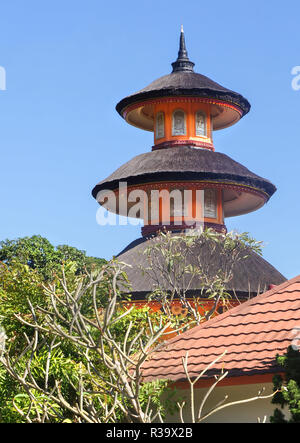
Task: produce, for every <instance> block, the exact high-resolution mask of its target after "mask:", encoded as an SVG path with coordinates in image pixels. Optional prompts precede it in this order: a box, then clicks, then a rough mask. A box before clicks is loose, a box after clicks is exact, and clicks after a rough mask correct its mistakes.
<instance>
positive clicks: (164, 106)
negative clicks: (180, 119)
mask: <svg viewBox="0 0 300 443" xmlns="http://www.w3.org/2000/svg"><path fill="white" fill-rule="evenodd" d="M179 109H180V110H183V111H184V112H185V114H186V135H177V136H173V135H172V115H173V112H174V111H176V110H179ZM197 111H203V112H205V114H206V121H207V137H199V136H196V126H195V113H196V112H197ZM159 112H163V113H164V116H165V136H164V137H163V138H159V139H157V138H156V124H154V143H155V144H160V143H164V142H166V141H170V140H195V141H203V142H207V143H212V127H211V118H210V114H211V105H210V104H208V103H194V102H190V101H188V99H187V100H186V101H185V102H184V101H183V102H182V101H180V102H178V103H176V102H165V103H158V104H155V106H154V122H156V115H157V114H158V113H159Z"/></svg>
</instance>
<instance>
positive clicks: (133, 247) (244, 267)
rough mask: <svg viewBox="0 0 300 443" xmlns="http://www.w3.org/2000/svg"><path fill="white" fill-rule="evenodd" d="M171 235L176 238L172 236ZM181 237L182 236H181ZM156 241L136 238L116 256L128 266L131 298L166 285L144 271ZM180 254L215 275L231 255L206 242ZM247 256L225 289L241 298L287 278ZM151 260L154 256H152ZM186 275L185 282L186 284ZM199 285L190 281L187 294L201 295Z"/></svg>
mask: <svg viewBox="0 0 300 443" xmlns="http://www.w3.org/2000/svg"><path fill="white" fill-rule="evenodd" d="M172 235H174V236H175V235H178V234H176V233H173V234H172ZM181 235H184V234H181ZM157 241H159V240H158V238H157V237H152V238H148V239H147V238H145V237H142V238H139V239H137V240H135V241H133V242H132V243H130V244H129V245H128V246H127V248H125V249H124V250H123V251H122V252H121V253H120V254H119V255H118V256H117V259H118V260H119V261H120V262H123V263H126V264H128V265H130V266H128V267H127V268H126V272H127V275H128V278H129V281H130V283H131V285H132V291H131V294H132V295H133V298H136V299H141V298H144V297H145V296H146V295H147V294H149V293H150V292H151V291H153V289H154V287H155V285H156V284H157V283H158V284H159V285H160V286H161V287H165V288H166V282H165V280H164V278H163V276H162V274H161V273H160V271H157V270H155V269H151V270H150V271H148V272H146V273H145V272H143V271H144V270H145V269H147V268H149V266H150V264H149V259H148V258H147V254H146V252H145V251H146V250H147V248H148V247H149V246H151V245H152V246H153V245H154V244H155V242H157ZM182 253H183V254H186V257H187V264H189V263H191V264H193V265H196V264H197V261H199V263H201V266H202V268H203V269H206V270H207V273H208V275H210V276H214V275H216V273H217V272H218V271H219V270H220V269H223V270H224V269H226V268H227V269H228V268H229V267H230V266H231V263H232V258H231V254H227V255H226V254H224V253H220V250H218V248H216V249H211V246H210V245H209V244H208V243H207V242H206V241H202V240H201V241H199V242H196V243H195V245H194V247H192V248H191V249H190V250H187V249H186V246H185V245H183V246H182ZM247 255H248V257H247V258H246V259H243V260H240V261H239V262H237V263H236V264H235V266H234V268H233V278H232V280H231V281H230V282H229V283H228V285H227V290H228V291H230V292H232V291H235V293H236V294H237V295H238V296H240V297H241V298H243V297H248V296H249V295H251V296H254V295H256V294H257V293H258V292H262V291H265V290H267V289H268V288H269V286H270V285H279V284H281V283H283V282H284V281H286V278H285V277H284V276H283V275H282V274H280V272H278V271H277V270H276V269H275V268H274V267H273V266H272V265H271V264H270V263H268V262H267V261H266V260H264V259H263V258H262V257H261V256H260V255H258V254H256V253H254V252H253V251H247ZM152 257H153V255H152ZM161 260H163V259H161V257H160V256H159V254H158V255H157V256H156V259H155V260H154V262H155V263H157V264H158V267H159V268H161V264H164V263H163V261H161ZM189 278H190V277H189V276H187V279H186V284H187V281H189ZM200 287H201V282H200V280H199V278H196V277H195V278H193V280H192V284H191V285H190V290H189V294H190V295H198V296H200V291H199V289H200Z"/></svg>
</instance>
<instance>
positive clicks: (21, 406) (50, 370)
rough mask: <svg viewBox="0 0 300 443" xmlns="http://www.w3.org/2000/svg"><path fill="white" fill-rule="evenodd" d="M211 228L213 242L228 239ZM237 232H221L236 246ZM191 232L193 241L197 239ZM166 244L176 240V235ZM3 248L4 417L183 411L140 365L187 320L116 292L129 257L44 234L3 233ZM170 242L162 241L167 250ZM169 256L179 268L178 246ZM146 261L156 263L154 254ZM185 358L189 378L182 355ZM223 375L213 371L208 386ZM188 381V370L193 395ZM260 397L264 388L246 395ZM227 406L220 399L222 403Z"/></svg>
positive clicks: (148, 416) (160, 416)
mask: <svg viewBox="0 0 300 443" xmlns="http://www.w3.org/2000/svg"><path fill="white" fill-rule="evenodd" d="M209 235H211V240H212V241H213V242H215V243H216V244H220V242H224V241H225V240H226V237H225V238H224V237H214V236H213V234H212V233H211V234H209ZM247 239H248V237H246V238H244V239H243V240H242V241H246V243H247ZM164 240H167V241H168V238H167V239H166V238H164ZM236 240H237V239H231V238H228V237H227V240H226V242H227V241H228V245H229V246H228V247H229V251H230V253H231V254H232V255H234V250H235V248H236V245H237V241H236ZM177 241H181V240H180V239H179V240H177ZM187 241H189V242H191V244H189V246H190V247H192V246H193V242H194V241H195V239H193V240H188V239H187ZM248 246H249V245H248V244H247V247H245V249H244V250H243V252H242V256H243V257H244V256H245V254H246V252H247V251H248ZM172 247H175V249H176V244H175V242H173V241H172ZM1 251H2V255H1V257H2V259H3V262H2V263H1V264H0V300H1V303H0V325H1V328H2V329H1V330H0V411H1V412H0V421H2V422H29V423H32V422H38V423H45V422H50V423H52V422H81V423H82V422H84V423H86V422H89V423H103V422H130V423H133V422H155V421H160V422H163V421H164V415H165V414H166V412H167V411H168V412H173V413H174V412H175V409H176V408H177V410H178V411H179V413H180V416H181V417H183V408H184V407H185V402H184V401H182V400H180V399H178V398H176V392H175V391H174V390H173V389H170V387H169V382H168V381H167V380H158V381H155V382H150V383H145V382H144V381H143V376H142V367H143V362H144V361H145V360H146V359H148V358H149V357H150V356H151V354H152V352H154V351H155V349H156V347H157V346H161V344H162V341H163V340H165V337H166V335H165V334H166V332H167V331H168V330H169V328H170V327H171V326H172V327H174V325H175V326H179V330H180V331H181V330H183V329H184V326H186V324H187V322H188V323H189V322H190V318H189V317H187V319H182V324H178V317H176V316H174V315H172V313H171V312H170V310H168V309H166V310H165V311H164V312H161V313H159V314H158V313H154V312H153V311H152V310H151V309H150V308H149V306H144V307H143V308H142V309H139V308H136V307H134V306H131V307H129V306H130V304H129V306H128V303H127V301H130V297H128V299H127V300H125V303H124V296H123V295H122V291H123V289H124V288H126V287H128V281H127V276H126V273H125V271H124V269H126V267H124V265H123V264H122V263H118V262H117V261H114V260H113V261H111V262H109V263H106V264H103V263H102V262H101V263H100V266H99V262H98V264H97V265H95V262H94V260H93V259H92V258H91V259H90V260H89V258H87V257H86V256H85V254H84V253H82V251H78V250H76V249H75V248H70V247H58V248H53V247H51V244H50V243H49V242H48V241H47V240H45V239H42V238H41V237H32V238H31V239H28V238H26V239H19V240H18V241H13V242H3V243H2V248H1ZM172 251H173V253H174V250H171V252H170V250H166V251H164V249H163V246H162V249H160V252H162V253H165V255H166V257H167V260H172ZM148 252H149V251H148ZM149 253H151V252H149ZM227 253H229V252H228V251H227ZM81 260H82V261H81ZM173 260H175V262H176V263H177V264H178V265H179V268H178V269H179V271H178V272H181V271H180V270H181V266H182V262H181V261H180V259H179V258H178V256H176V254H175V253H174V257H173ZM150 263H155V261H154V258H153V257H152V258H151V261H150ZM174 266H175V265H174V262H171V264H170V269H169V270H168V269H167V270H168V272H170V273H171V275H173V276H174ZM193 272H194V271H193ZM199 272H200V271H199ZM204 274H205V273H204V268H202V269H201V275H203V277H205V275H204ZM174 281H175V282H176V279H175V280H174ZM207 281H208V280H207ZM219 285H220V286H218V288H219V289H220V290H221V291H223V289H222V288H223V286H222V284H221V282H220V284H219ZM219 289H218V290H217V291H216V292H215V294H214V296H215V297H218V296H219V294H220V291H219ZM169 296H170V293H169ZM171 296H172V293H171ZM182 300H183V301H185V302H187V300H186V299H184V298H183V299H182ZM221 357H222V356H220V357H218V358H217V360H218V359H219V358H221ZM183 365H184V370H185V372H186V375H187V379H188V380H189V374H188V357H187V356H186V359H185V360H184V361H183ZM204 373H205V369H204V370H203V372H202V374H204ZM202 374H200V375H199V377H200V376H202ZM225 376H226V373H222V374H220V377H217V378H216V381H215V383H214V385H213V387H212V388H210V389H209V392H208V393H209V394H210V393H211V392H212V390H213V388H214V387H215V386H216V385H217V383H218V382H219V381H220V380H222V379H223V378H224V377H225ZM199 377H198V378H199ZM194 382H195V380H190V383H191V404H192V405H194V395H195V392H194ZM163 393H164V396H163V397H164V401H162V394H163ZM257 398H263V397H262V396H261V394H259V395H258V397H255V398H253V399H251V400H256V399H257ZM206 399H207V396H206V397H205V398H204V400H203V402H202V403H201V407H200V410H199V412H198V413H195V411H194V412H193V414H192V416H193V417H194V420H195V421H196V420H197V421H199V422H200V421H202V420H204V419H205V417H207V416H208V415H210V414H211V413H213V412H214V411H209V412H207V413H205V411H204V409H203V408H204V406H205V401H206ZM223 403H224V404H223ZM228 406H230V403H226V402H225V399H224V401H223V402H220V403H219V405H218V409H222V408H225V407H228Z"/></svg>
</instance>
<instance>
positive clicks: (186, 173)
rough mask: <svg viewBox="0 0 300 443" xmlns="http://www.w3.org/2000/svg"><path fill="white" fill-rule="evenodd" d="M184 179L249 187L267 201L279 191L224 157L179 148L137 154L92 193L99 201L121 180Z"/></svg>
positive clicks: (129, 181) (216, 153) (160, 180)
mask: <svg viewBox="0 0 300 443" xmlns="http://www.w3.org/2000/svg"><path fill="white" fill-rule="evenodd" d="M182 180H183V181H205V180H207V181H214V182H216V183H226V182H227V183H229V184H236V185H243V186H249V187H252V188H255V189H257V190H259V191H261V192H263V193H264V194H265V195H266V196H267V199H268V198H270V197H271V196H272V195H273V194H274V192H275V191H276V187H275V186H274V185H273V184H272V183H271V182H270V181H268V180H266V179H264V178H262V177H259V176H258V175H256V174H254V173H253V172H251V171H249V169H247V168H246V167H245V166H243V165H241V164H240V163H238V162H236V161H234V160H232V159H231V158H230V157H228V156H227V155H225V154H222V153H219V152H211V151H209V150H207V149H197V148H191V147H188V146H178V147H172V148H169V149H158V150H155V151H152V152H147V153H145V154H140V155H137V156H136V157H134V158H133V159H131V160H130V161H128V162H127V163H125V164H124V165H122V166H121V167H120V168H118V169H117V170H116V171H115V172H113V173H112V174H111V175H110V176H109V177H107V178H106V179H105V180H102V181H101V182H99V183H98V184H97V185H96V186H95V187H94V189H93V191H92V194H93V196H94V197H95V198H96V196H97V193H98V192H99V191H101V190H104V189H105V190H108V189H109V190H114V189H117V188H118V186H119V182H120V181H123V182H127V185H135V184H143V183H151V182H152V183H153V182H164V181H182Z"/></svg>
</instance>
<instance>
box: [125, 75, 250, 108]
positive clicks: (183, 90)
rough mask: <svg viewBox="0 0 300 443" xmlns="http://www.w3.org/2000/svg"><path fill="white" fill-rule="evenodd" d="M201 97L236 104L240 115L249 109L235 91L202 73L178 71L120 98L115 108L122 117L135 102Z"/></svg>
mask: <svg viewBox="0 0 300 443" xmlns="http://www.w3.org/2000/svg"><path fill="white" fill-rule="evenodd" d="M179 96H189V97H191V96H192V97H201V98H212V99H217V100H221V101H225V102H228V103H231V104H234V105H237V106H238V107H239V108H240V110H241V112H242V115H243V116H244V115H246V114H247V113H248V112H249V111H250V107H251V106H250V103H249V102H248V100H247V99H246V98H244V97H243V96H242V95H240V94H238V93H237V92H234V91H231V90H230V89H227V88H224V87H223V86H221V85H219V84H218V83H216V82H214V81H213V80H211V79H210V78H208V77H206V76H205V75H202V74H197V73H195V72H186V71H178V72H172V73H171V74H168V75H165V76H163V77H160V78H158V79H157V80H155V81H154V82H152V83H151V84H150V85H148V86H147V87H146V88H144V89H141V90H140V91H138V92H136V93H135V94H132V95H129V96H128V97H125V98H124V99H123V100H121V101H120V102H119V103H118V104H117V106H116V110H117V111H118V113H119V114H120V115H121V116H122V117H123V112H124V110H125V108H126V107H127V106H129V105H132V104H134V103H136V102H141V101H145V100H150V99H154V98H161V97H179Z"/></svg>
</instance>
